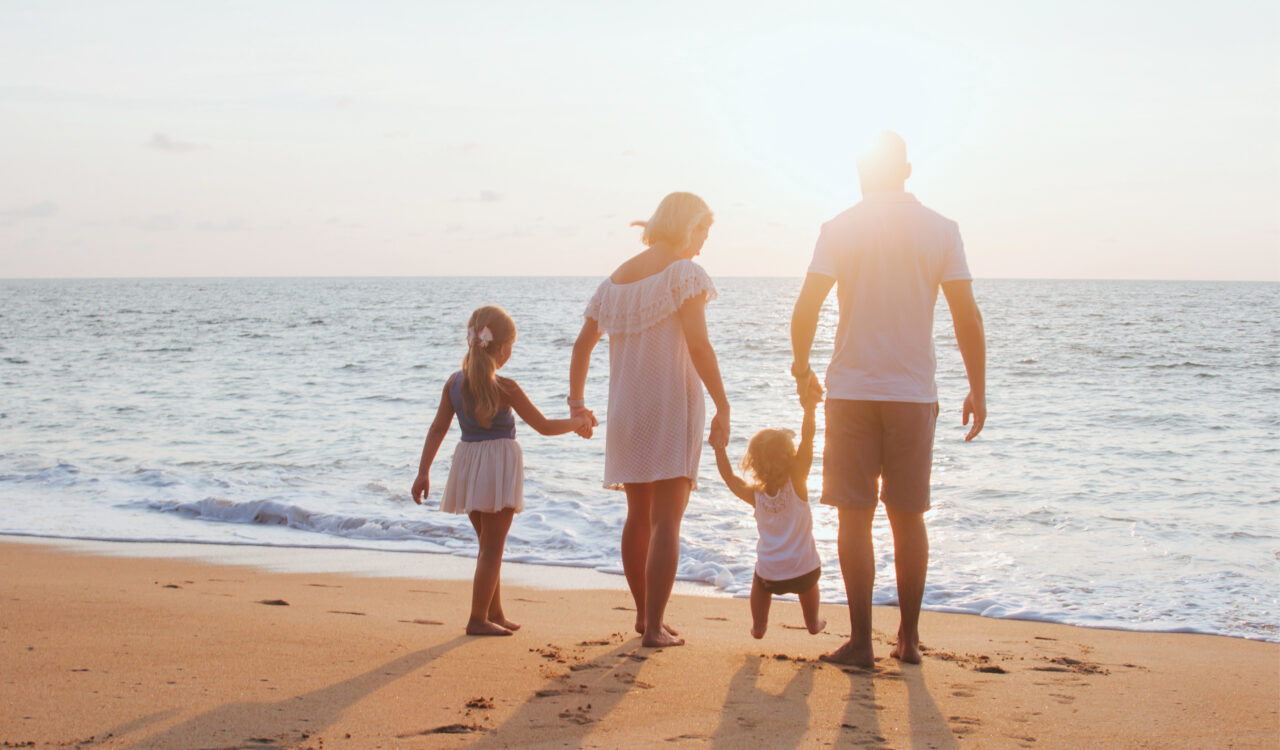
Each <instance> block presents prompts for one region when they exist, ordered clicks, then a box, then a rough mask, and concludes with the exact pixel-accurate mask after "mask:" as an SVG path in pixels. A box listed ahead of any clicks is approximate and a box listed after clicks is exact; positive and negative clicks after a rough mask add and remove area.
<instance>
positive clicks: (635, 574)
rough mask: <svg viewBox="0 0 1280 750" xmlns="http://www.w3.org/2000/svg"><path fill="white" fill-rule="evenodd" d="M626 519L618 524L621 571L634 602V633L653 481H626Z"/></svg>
mask: <svg viewBox="0 0 1280 750" xmlns="http://www.w3.org/2000/svg"><path fill="white" fill-rule="evenodd" d="M623 487H624V488H625V489H626V491H627V522H626V523H625V524H624V525H623V527H622V572H623V573H624V574H625V575H626V577H627V587H628V588H630V589H631V598H632V599H633V600H634V601H635V603H636V632H637V633H644V602H645V566H646V565H647V563H648V561H649V513H650V510H649V509H650V506H651V505H652V504H653V484H652V483H649V482H646V483H643V484H638V483H637V484H626V485H623Z"/></svg>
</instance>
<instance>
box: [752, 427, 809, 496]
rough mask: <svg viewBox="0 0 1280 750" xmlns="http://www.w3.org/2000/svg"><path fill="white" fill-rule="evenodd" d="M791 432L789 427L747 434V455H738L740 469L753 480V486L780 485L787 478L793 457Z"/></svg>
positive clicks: (793, 447)
mask: <svg viewBox="0 0 1280 750" xmlns="http://www.w3.org/2000/svg"><path fill="white" fill-rule="evenodd" d="M795 436H796V434H795V433H794V432H792V431H791V430H761V431H759V432H757V433H756V434H755V437H753V438H751V442H750V443H748V444H747V455H745V456H743V457H742V471H743V473H745V474H746V475H747V476H748V478H749V479H753V480H754V483H753V484H752V487H753V488H754V489H757V490H763V489H764V488H765V487H766V486H769V487H775V488H776V487H781V486H782V485H784V484H786V483H787V480H788V479H790V478H791V465H792V463H793V462H794V461H795V458H796V446H795V443H793V442H792V441H793V440H794V439H795Z"/></svg>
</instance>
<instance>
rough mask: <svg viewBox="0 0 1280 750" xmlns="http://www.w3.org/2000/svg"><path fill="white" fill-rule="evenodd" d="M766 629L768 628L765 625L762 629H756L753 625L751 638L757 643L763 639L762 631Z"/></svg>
mask: <svg viewBox="0 0 1280 750" xmlns="http://www.w3.org/2000/svg"><path fill="white" fill-rule="evenodd" d="M768 627H769V626H768V625H765V626H763V627H756V626H754V625H753V626H751V637H752V638H755V639H756V640H757V641H758V640H760V639H761V638H763V637H764V631H765V629H766V628H768Z"/></svg>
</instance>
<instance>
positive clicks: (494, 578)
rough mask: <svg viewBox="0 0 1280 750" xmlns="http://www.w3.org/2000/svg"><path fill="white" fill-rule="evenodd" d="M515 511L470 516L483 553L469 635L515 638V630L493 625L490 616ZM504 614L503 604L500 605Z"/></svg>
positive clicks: (474, 587)
mask: <svg viewBox="0 0 1280 750" xmlns="http://www.w3.org/2000/svg"><path fill="white" fill-rule="evenodd" d="M514 515H515V509H514V508H506V509H504V510H501V511H499V512H497V513H481V512H479V511H472V512H471V513H469V514H468V517H469V518H470V519H471V525H472V526H473V527H475V530H476V538H477V539H478V540H479V541H480V551H479V552H478V553H477V554H476V575H475V579H474V580H473V581H472V582H471V617H470V619H469V620H468V621H467V634H468V635H511V630H510V629H509V628H506V627H504V626H503V625H501V624H499V623H496V622H492V621H490V619H489V612H490V611H491V608H492V607H493V606H494V603H495V597H496V595H497V593H498V581H499V579H500V578H501V576H502V552H503V549H504V548H505V547H506V543H507V531H509V530H510V529H511V518H512V516H514ZM497 608H498V611H499V612H501V611H502V603H501V601H500V600H499V601H497Z"/></svg>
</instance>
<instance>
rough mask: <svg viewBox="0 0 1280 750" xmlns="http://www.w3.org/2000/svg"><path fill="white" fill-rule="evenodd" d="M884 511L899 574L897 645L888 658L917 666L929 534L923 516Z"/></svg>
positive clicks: (927, 568) (920, 514) (918, 661)
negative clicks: (891, 533)
mask: <svg viewBox="0 0 1280 750" xmlns="http://www.w3.org/2000/svg"><path fill="white" fill-rule="evenodd" d="M885 510H887V511H888V514H889V525H890V526H892V527H893V561H894V568H895V569H896V570H897V573H898V610H899V612H900V614H901V617H902V621H901V623H900V624H899V625H898V645H896V646H894V647H893V651H891V652H890V655H891V656H893V658H895V659H901V660H902V661H905V662H909V663H911V664H919V663H920V604H921V602H922V601H923V600H924V582H925V576H926V575H927V574H928V570H929V532H928V530H927V529H925V525H924V514H923V513H901V512H896V511H893V510H889V508H888V507H887V506H886V508H885Z"/></svg>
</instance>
